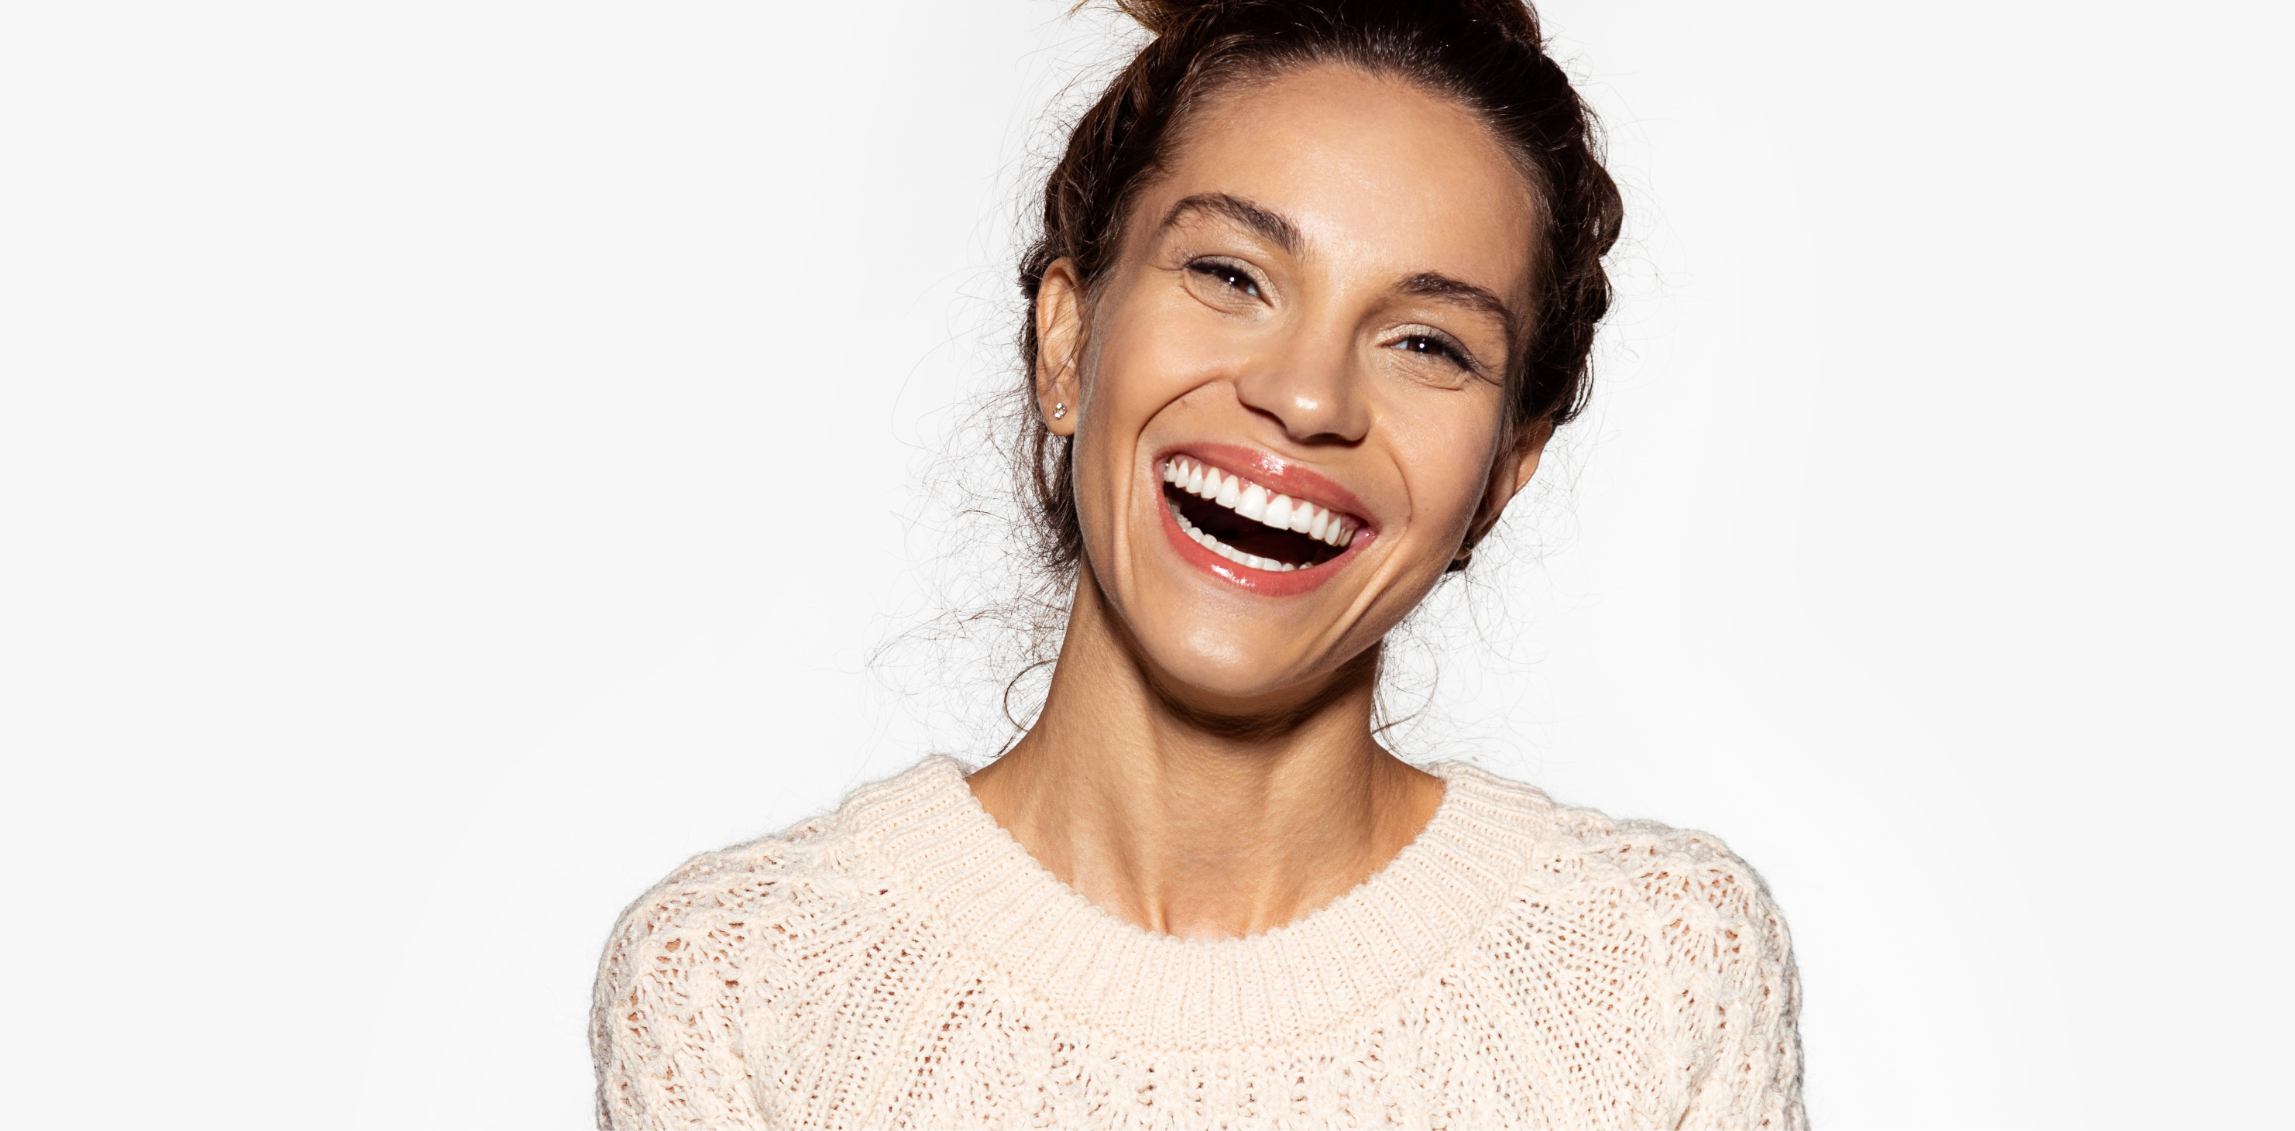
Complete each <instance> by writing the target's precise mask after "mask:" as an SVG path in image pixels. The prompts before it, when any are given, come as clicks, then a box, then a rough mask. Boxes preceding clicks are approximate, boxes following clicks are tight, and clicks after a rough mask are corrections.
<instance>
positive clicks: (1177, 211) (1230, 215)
mask: <svg viewBox="0 0 2295 1131" xmlns="http://www.w3.org/2000/svg"><path fill="white" fill-rule="evenodd" d="M1202 215H1211V216H1218V217H1222V218H1224V219H1228V220H1233V221H1235V222H1236V223H1238V224H1241V225H1243V226H1244V227H1246V228H1249V229H1251V230H1252V231H1254V232H1257V233H1258V234H1259V236H1260V237H1261V238H1262V239H1265V240H1266V241H1267V242H1268V243H1271V244H1274V245H1275V246H1277V247H1279V248H1282V249H1283V251H1284V253H1285V254H1287V255H1297V254H1299V245H1300V244H1301V243H1303V242H1305V241H1303V240H1301V239H1300V238H1299V229H1297V228H1295V227H1292V226H1291V221H1289V220H1286V219H1284V218H1283V217H1281V216H1278V215H1276V214H1275V213H1273V212H1269V211H1267V210H1266V209H1264V208H1261V207H1259V206H1258V205H1256V204H1253V203H1251V202H1250V201H1248V200H1245V199H1243V198H1242V197H1240V196H1230V195H1228V194H1227V193H1224V192H1199V193H1197V194H1195V195H1194V196H1191V197H1188V198H1187V199H1185V200H1182V201H1180V202H1179V203H1178V204H1174V205H1172V206H1171V211H1170V212H1167V213H1165V214H1164V217H1163V223H1162V224H1161V225H1160V226H1158V227H1157V229H1156V230H1157V231H1162V230H1164V229H1166V228H1170V227H1172V226H1174V225H1176V224H1178V223H1179V222H1180V221H1182V220H1186V219H1189V218H1191V217H1195V216H1202Z"/></svg>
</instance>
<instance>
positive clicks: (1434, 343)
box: [1394, 334, 1474, 370]
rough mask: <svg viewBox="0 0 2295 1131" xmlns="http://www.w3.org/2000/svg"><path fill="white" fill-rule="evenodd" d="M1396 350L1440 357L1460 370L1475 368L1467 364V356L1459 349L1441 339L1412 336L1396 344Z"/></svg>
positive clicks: (1418, 335)
mask: <svg viewBox="0 0 2295 1131" xmlns="http://www.w3.org/2000/svg"><path fill="white" fill-rule="evenodd" d="M1394 348H1395V349H1398V350H1402V351H1403V352H1405V353H1415V354H1421V355H1424V356H1427V357H1439V358H1441V359H1443V360H1445V361H1448V362H1449V363H1451V364H1452V365H1455V366H1457V367H1459V368H1460V369H1467V370H1471V369H1473V368H1474V367H1473V366H1472V365H1469V364H1468V363H1467V360H1466V358H1465V356H1464V355H1463V354H1461V353H1460V352H1459V351H1458V348H1457V347H1455V346H1453V345H1451V344H1450V343H1449V342H1446V341H1443V340H1442V339H1441V338H1434V337H1428V336H1427V335H1425V334H1412V335H1411V336H1410V337H1407V338H1404V339H1403V340H1401V341H1399V342H1396V343H1395V344H1394Z"/></svg>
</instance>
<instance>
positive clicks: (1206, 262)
mask: <svg viewBox="0 0 2295 1131" xmlns="http://www.w3.org/2000/svg"><path fill="white" fill-rule="evenodd" d="M1187 269H1188V270H1190V271H1193V272H1195V273H1196V274H1198V275H1202V276H1204V277H1206V278H1209V279H1213V280H1215V281H1217V282H1218V283H1219V285H1221V286H1223V287H1231V288H1233V289H1235V290H1238V291H1241V292H1243V293H1244V294H1247V295H1250V296H1251V297H1252V298H1262V297H1265V295H1266V293H1267V292H1266V290H1265V288H1262V287H1261V286H1260V285H1259V280H1257V279H1254V278H1252V277H1251V272H1249V271H1246V270H1244V269H1242V268H1241V267H1237V266H1236V265H1234V264H1232V263H1227V262H1224V261H1221V260H1217V259H1198V260H1196V261H1194V262H1192V263H1189V264H1188V265H1187ZM1237 280H1242V283H1241V285H1240V286H1238V285H1237V282H1236V281H1237Z"/></svg>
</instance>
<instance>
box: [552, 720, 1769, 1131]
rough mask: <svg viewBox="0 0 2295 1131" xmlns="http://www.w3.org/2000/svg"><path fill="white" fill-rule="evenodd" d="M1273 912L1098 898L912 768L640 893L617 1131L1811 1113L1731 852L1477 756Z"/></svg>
mask: <svg viewBox="0 0 2295 1131" xmlns="http://www.w3.org/2000/svg"><path fill="white" fill-rule="evenodd" d="M1428 769H1429V770H1430V772H1432V773H1435V774H1437V775H1439V776H1441V777H1442V778H1443V779H1444V781H1445V783H1446V788H1445V791H1444V796H1443V800H1442V804H1441V806H1440V808H1439V809H1438V810H1437V811H1436V813H1435V816H1434V819H1433V820H1432V821H1430V822H1429V823H1428V824H1427V826H1426V828H1425V830H1423V831H1422V832H1421V833H1420V834H1419V836H1418V839H1417V840H1415V841H1413V842H1412V843H1411V845H1410V846H1409V847H1408V848H1406V849H1404V850H1403V851H1402V853H1401V854H1400V855H1398V856H1396V857H1395V859H1394V860H1393V861H1392V862H1391V863H1390V864H1388V866H1387V867H1386V868H1385V869H1384V870H1382V871H1380V872H1379V873H1378V874H1377V875H1375V876H1373V877H1371V878H1370V879H1369V880H1367V881H1365V882H1364V883H1363V884H1362V885H1360V886H1359V887H1357V888H1355V890H1353V891H1352V892H1349V893H1348V894H1347V895H1345V896H1343V897H1341V898H1339V899H1338V900H1336V901H1334V902H1332V903H1331V904H1329V905H1327V906H1325V907H1324V908H1322V909H1321V910H1319V911H1316V912H1314V913H1313V914H1311V915H1308V916H1306V917H1305V918H1302V919H1299V920H1297V921H1295V922H1293V923H1291V924H1289V925H1286V926H1284V927H1281V928H1278V929H1276V930H1272V931H1268V932H1266V933H1264V934H1259V935H1254V936H1252V937H1250V938H1245V939H1231V940H1216V941H1206V940H1181V939H1176V938H1173V937H1171V936H1168V935H1160V934H1154V933H1151V932H1148V931H1144V930H1141V929H1139V928H1137V927H1134V926H1132V925H1131V924H1129V923H1126V922H1124V921H1123V920H1120V919H1118V918H1116V917H1115V916H1113V915H1110V914H1108V913H1107V912H1104V911H1102V910H1100V909H1099V908H1097V907H1094V906H1093V905H1092V904H1090V903H1089V902H1087V901H1086V900H1085V899H1084V898H1083V896H1081V895H1079V894H1077V893H1076V891H1075V890H1074V889H1072V888H1069V887H1067V886H1066V885H1064V884H1062V883H1061V882H1060V881H1059V880H1058V879H1056V878H1054V877H1053V876H1052V875H1051V874H1050V873H1048V872H1046V871H1045V870H1044V869H1043V868H1042V867H1041V866H1039V865H1038V864H1037V863H1036V862H1035V860H1034V859H1032V858H1031V857H1030V856H1029V855H1028V853H1027V851H1026V850H1025V849H1023V848H1022V847H1021V846H1020V845H1019V843H1018V842H1016V841H1014V840H1013V839H1012V838H1011V836H1009V835H1008V834H1006V833H1005V832H1004V830H1003V829H1002V828H1001V827H999V826H998V825H997V824H996V822H995V819H994V818H992V817H990V816H989V815H988V813H987V811H986V810H984V809H982V808H981V807H980V805H979V803H978V802H977V801H975V800H974V799H973V797H972V792H971V790H970V789H969V788H968V787H966V785H965V783H964V772H965V771H964V768H963V767H961V766H959V765H958V764H957V763H956V762H953V761H950V760H948V759H946V758H934V759H930V760H927V761H925V762H924V763H922V764H920V765H918V766H916V767H915V768H913V769H911V770H909V771H908V772H906V773H904V774H902V775H900V776H898V777H896V778H893V779H892V780H890V781H884V782H879V783H877V784H875V785H871V786H867V787H864V788H862V789H860V790H858V791H856V792H854V793H853V795H852V796H851V797H849V798H847V799H846V801H845V803H844V805H843V806H842V807H840V808H839V809H838V810H837V811H836V812H835V813H832V814H830V815H828V816H824V817H819V818H816V819H814V820H811V821H807V822H805V823H803V824H801V825H798V826H797V827H795V828H793V829H790V830H788V831H787V832H784V833H782V834H780V835H778V836H772V837H767V838H765V839H763V840H757V841H751V842H750V843H748V844H744V845H739V846H737V847H734V848H730V849H727V850H725V851H723V852H715V853H710V854H708V855H705V856H700V857H696V858H695V859H693V860H692V861H691V862H689V863H687V864H686V865H685V866H684V867H683V868H680V869H678V870H677V872H676V873H675V874H673V875H671V876H670V877H669V878H668V879H667V880H664V881H663V882H662V883H661V884H660V885H659V886H658V887H656V888H654V889H653V890H652V891H650V892H648V893H646V895H645V897H644V898H643V899H640V900H638V901H637V902H636V903H635V904H633V905H631V907H630V909H629V910H628V911H627V912H625V913H624V914H623V915H622V919H621V923H620V925H619V926H618V927H616V928H615V930H614V934H613V938H612V940H611V941H610V942H609V943H608V945H607V947H606V954H605V961H604V964H603V968H602V969H601V970H600V971H599V974H598V983H597V993H596V998H595V1002H594V1010H593V1014H592V1022H591V1042H592V1051H593V1053H594V1054H595V1056H596V1058H597V1069H598V1123H599V1126H601V1127H609V1126H610V1127H748V1126H765V1127H895V1126H898V1127H960V1126H963V1127H974V1126H984V1127H1077V1128H1081V1127H1232V1128H1241V1127H1372V1126H1380V1127H1383V1126H1402V1127H1464V1128H1473V1127H1500V1126H1537V1127H1798V1126H1803V1125H1804V1124H1805V1120H1804V1118H1803V1115H1802V1110H1801V1055H1800V1039H1799V1037H1798V1035H1797V1034H1796V1032H1795V1029H1794V1015H1795V1011H1796V1008H1797V1005H1798V999H1799V987H1798V983H1797V982H1796V980H1795V977H1794V971H1793V956H1792V951H1791V948H1790V945H1789V943H1788V941H1787V938H1786V932H1785V923H1784V920H1783V919H1781V918H1780V917H1779V916H1778V914H1777V909H1776V907H1775V906H1773V905H1772V904H1771V903H1770V901H1769V896H1768V894H1767V893H1766V892H1765V891H1764V890H1763V888H1762V886H1761V881H1760V879H1759V878H1758V877H1756V876H1755V875H1754V874H1753V871H1752V869H1750V868H1748V867H1746V866H1745V863H1744V862H1743V861H1741V860H1739V859H1737V858H1736V857H1735V856H1732V855H1730V854H1729V851H1728V849H1726V848H1724V847H1722V844H1721V842H1720V841H1718V840H1715V839H1714V838H1712V837H1710V836H1707V835H1705V834H1703V833H1694V832H1679V831H1676V830H1673V829H1669V828H1666V827H1665V826H1663V825H1657V824H1650V823H1645V822H1632V821H1612V820H1609V819H1607V818H1605V817H1603V816H1601V815H1600V814H1598V813H1595V812H1592V811H1590V810H1586V809H1568V808H1563V807H1561V806H1558V805H1555V804H1554V803H1553V802H1551V801H1549V800H1547V799H1546V796H1545V795H1544V794H1542V793H1540V792H1538V791H1537V790H1535V789H1531V788H1529V787H1527V786H1522V785H1517V784H1514V783H1512V782H1508V781H1505V780H1504V779H1501V778H1497V777H1494V776H1492V775H1490V774H1488V773H1485V772H1483V771H1481V770H1478V769H1475V768H1472V767H1470V766H1466V765H1462V764H1456V763H1448V764H1442V765H1437V766H1431V767H1428Z"/></svg>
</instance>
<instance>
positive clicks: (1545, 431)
mask: <svg viewBox="0 0 2295 1131" xmlns="http://www.w3.org/2000/svg"><path fill="white" fill-rule="evenodd" d="M1553 438H1554V422H1553V421H1551V420H1541V421H1539V422H1538V423H1536V424H1533V425H1531V426H1530V427H1528V428H1524V429H1521V430H1520V431H1518V432H1516V433H1515V434H1514V450H1513V452H1512V453H1511V456H1510V455H1509V453H1505V452H1501V453H1499V456H1498V459H1499V462H1500V465H1501V466H1500V470H1501V471H1503V470H1505V468H1504V464H1505V462H1506V461H1507V460H1508V459H1509V458H1511V459H1512V461H1513V464H1514V467H1513V474H1512V475H1511V476H1493V477H1492V478H1494V479H1500V480H1508V479H1510V480H1511V481H1512V483H1513V486H1511V487H1509V488H1508V489H1507V491H1506V499H1505V502H1513V501H1514V496H1516V495H1519V494H1521V493H1522V489H1523V488H1524V487H1528V486H1529V485H1530V477H1531V476H1533V475H1536V474H1538V460H1539V459H1540V458H1541V457H1543V456H1544V455H1545V454H1546V441H1548V440H1551V439H1553ZM1501 505H1504V504H1503V503H1502V504H1501Z"/></svg>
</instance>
